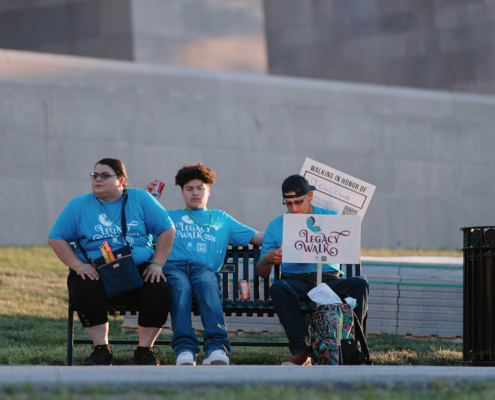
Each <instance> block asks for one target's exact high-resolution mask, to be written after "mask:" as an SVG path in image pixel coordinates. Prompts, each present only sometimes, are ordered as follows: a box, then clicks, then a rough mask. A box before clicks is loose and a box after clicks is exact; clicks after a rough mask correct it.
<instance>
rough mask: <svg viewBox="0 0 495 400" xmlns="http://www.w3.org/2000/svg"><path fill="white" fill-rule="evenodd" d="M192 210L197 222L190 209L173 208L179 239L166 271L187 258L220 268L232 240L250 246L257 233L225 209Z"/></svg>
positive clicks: (214, 269)
mask: <svg viewBox="0 0 495 400" xmlns="http://www.w3.org/2000/svg"><path fill="white" fill-rule="evenodd" d="M188 211H189V213H191V215H192V217H193V218H194V220H195V221H196V222H197V223H196V222H194V221H193V219H192V218H191V216H190V215H189V213H188V212H187V211H184V210H181V209H175V210H170V211H169V215H170V218H172V221H174V225H175V239H174V246H173V248H172V252H171V253H170V256H169V257H168V260H167V262H166V263H165V266H164V267H163V271H164V272H165V273H166V271H167V265H168V264H170V263H174V262H184V261H192V262H194V263H196V264H199V265H203V266H205V267H207V268H210V269H211V270H212V271H215V272H216V271H218V270H219V269H220V268H221V267H222V264H223V261H224V259H225V253H226V252H227V246H228V245H229V244H230V245H232V246H247V245H248V244H249V242H250V241H251V239H252V238H253V236H254V234H255V233H256V231H255V230H254V229H251V228H249V227H247V226H246V225H243V224H241V223H240V222H238V221H236V220H235V219H234V218H232V217H231V216H230V215H229V214H227V213H226V212H224V211H220V210H208V209H207V208H202V209H199V210H188ZM209 211H211V214H212V216H213V221H212V223H211V226H209V227H207V226H208V225H209V224H210V221H211V219H210V213H209ZM198 224H199V225H201V226H199V225H198Z"/></svg>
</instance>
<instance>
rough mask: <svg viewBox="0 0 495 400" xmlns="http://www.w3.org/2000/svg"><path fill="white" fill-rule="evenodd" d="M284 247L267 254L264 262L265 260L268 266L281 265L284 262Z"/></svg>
mask: <svg viewBox="0 0 495 400" xmlns="http://www.w3.org/2000/svg"><path fill="white" fill-rule="evenodd" d="M282 247H283V245H282V246H280V247H279V248H278V249H275V250H272V251H270V252H269V253H266V254H265V255H264V257H263V260H265V262H266V263H267V264H280V263H281V262H282Z"/></svg>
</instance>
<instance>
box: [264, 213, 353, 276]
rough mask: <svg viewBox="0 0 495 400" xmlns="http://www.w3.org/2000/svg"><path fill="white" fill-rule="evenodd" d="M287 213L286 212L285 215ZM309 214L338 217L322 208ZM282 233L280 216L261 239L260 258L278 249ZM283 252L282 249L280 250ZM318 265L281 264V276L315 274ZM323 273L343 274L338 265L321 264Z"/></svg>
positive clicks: (282, 219) (281, 218)
mask: <svg viewBox="0 0 495 400" xmlns="http://www.w3.org/2000/svg"><path fill="white" fill-rule="evenodd" d="M288 213H289V212H288V211H287V212H286V214H288ZM311 214H329V215H338V213H337V212H335V211H332V210H325V209H324V208H319V207H313V212H312V213H311ZM283 231H284V216H283V215H281V216H280V217H278V218H275V219H274V220H273V221H272V222H270V225H268V228H267V229H266V232H265V236H264V237H263V246H262V247H261V256H264V255H265V254H267V253H269V252H270V251H272V250H275V249H278V248H279V247H280V246H281V245H282V236H283ZM282 252H283V249H282ZM317 267H318V264H300V263H284V262H283V263H282V264H280V268H281V270H282V275H284V276H288V275H292V274H306V273H308V272H316V270H317ZM322 270H323V272H334V271H339V272H340V273H341V274H342V275H343V272H342V271H341V270H340V264H323V265H322Z"/></svg>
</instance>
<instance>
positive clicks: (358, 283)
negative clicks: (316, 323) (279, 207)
mask: <svg viewBox="0 0 495 400" xmlns="http://www.w3.org/2000/svg"><path fill="white" fill-rule="evenodd" d="M313 190H315V187H314V186H310V185H309V183H308V181H307V180H306V178H304V177H302V176H301V175H292V176H289V177H288V178H287V179H286V180H285V181H284V183H283V184H282V195H283V198H284V201H283V203H284V204H285V205H286V206H287V209H288V213H290V214H329V215H337V213H336V212H335V211H331V210H325V209H323V208H319V207H314V206H312V205H311V201H312V200H313ZM283 223H284V219H283V215H281V216H280V217H278V218H275V219H274V220H273V221H272V222H270V225H268V228H267V230H266V232H265V236H264V238H263V247H262V249H261V258H260V260H259V261H258V263H257V264H256V269H257V270H258V274H259V275H260V276H261V277H266V276H269V275H270V273H271V271H272V267H273V265H274V264H281V270H282V279H280V280H278V281H276V282H274V283H273V284H272V286H271V287H270V296H271V298H272V300H273V305H274V307H275V310H276V311H277V314H278V317H279V319H280V322H281V324H282V326H283V327H284V329H285V333H286V334H287V337H288V339H289V350H290V352H291V353H292V357H291V358H287V359H285V360H283V361H282V365H311V358H310V352H311V337H310V335H309V330H308V325H307V323H306V320H305V318H304V316H303V314H301V312H300V311H299V301H300V297H302V298H305V300H306V301H309V298H307V293H308V292H309V291H310V290H311V289H313V288H314V287H315V286H316V271H317V264H300V263H283V262H282V235H283V230H284V228H283ZM342 276H343V273H342V271H341V270H340V265H339V264H323V276H322V281H323V282H324V283H326V284H327V285H328V286H329V287H330V288H331V289H332V290H333V291H334V292H335V293H336V294H337V295H339V296H340V298H342V299H344V298H346V297H352V298H355V299H356V300H357V307H356V308H355V310H354V311H355V312H356V316H357V318H358V320H359V322H360V323H361V325H362V323H363V319H364V317H365V316H366V313H367V310H368V294H369V284H368V281H367V280H366V279H365V278H362V277H352V278H348V279H341V277H342Z"/></svg>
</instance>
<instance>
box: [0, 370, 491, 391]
mask: <svg viewBox="0 0 495 400" xmlns="http://www.w3.org/2000/svg"><path fill="white" fill-rule="evenodd" d="M494 378H495V367H423V366H414V367H413V366H372V367H357V366H342V367H282V366H258V365H249V366H230V367H225V366H222V367H220V366H204V367H203V366H197V367H176V366H160V367H135V366H111V367H81V366H79V367H44V366H0V387H5V386H12V385H14V386H18V385H22V384H23V383H26V382H29V383H31V384H33V385H34V386H36V387H39V388H43V389H50V388H52V387H56V386H62V387H88V386H96V385H100V386H104V387H108V388H122V387H139V386H146V387H148V388H150V387H160V386H162V387H163V386H166V387H184V388H191V387H194V386H202V387H204V386H208V385H213V386H217V387H218V386H238V385H294V386H321V385H329V384H332V385H334V386H335V387H341V388H349V387H352V386H354V385H359V384H371V385H373V386H378V387H387V386H390V385H396V384H398V383H401V384H406V385H408V386H409V387H425V386H428V385H430V384H432V383H433V382H435V381H448V382H452V383H462V382H472V381H486V380H493V379H494Z"/></svg>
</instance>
